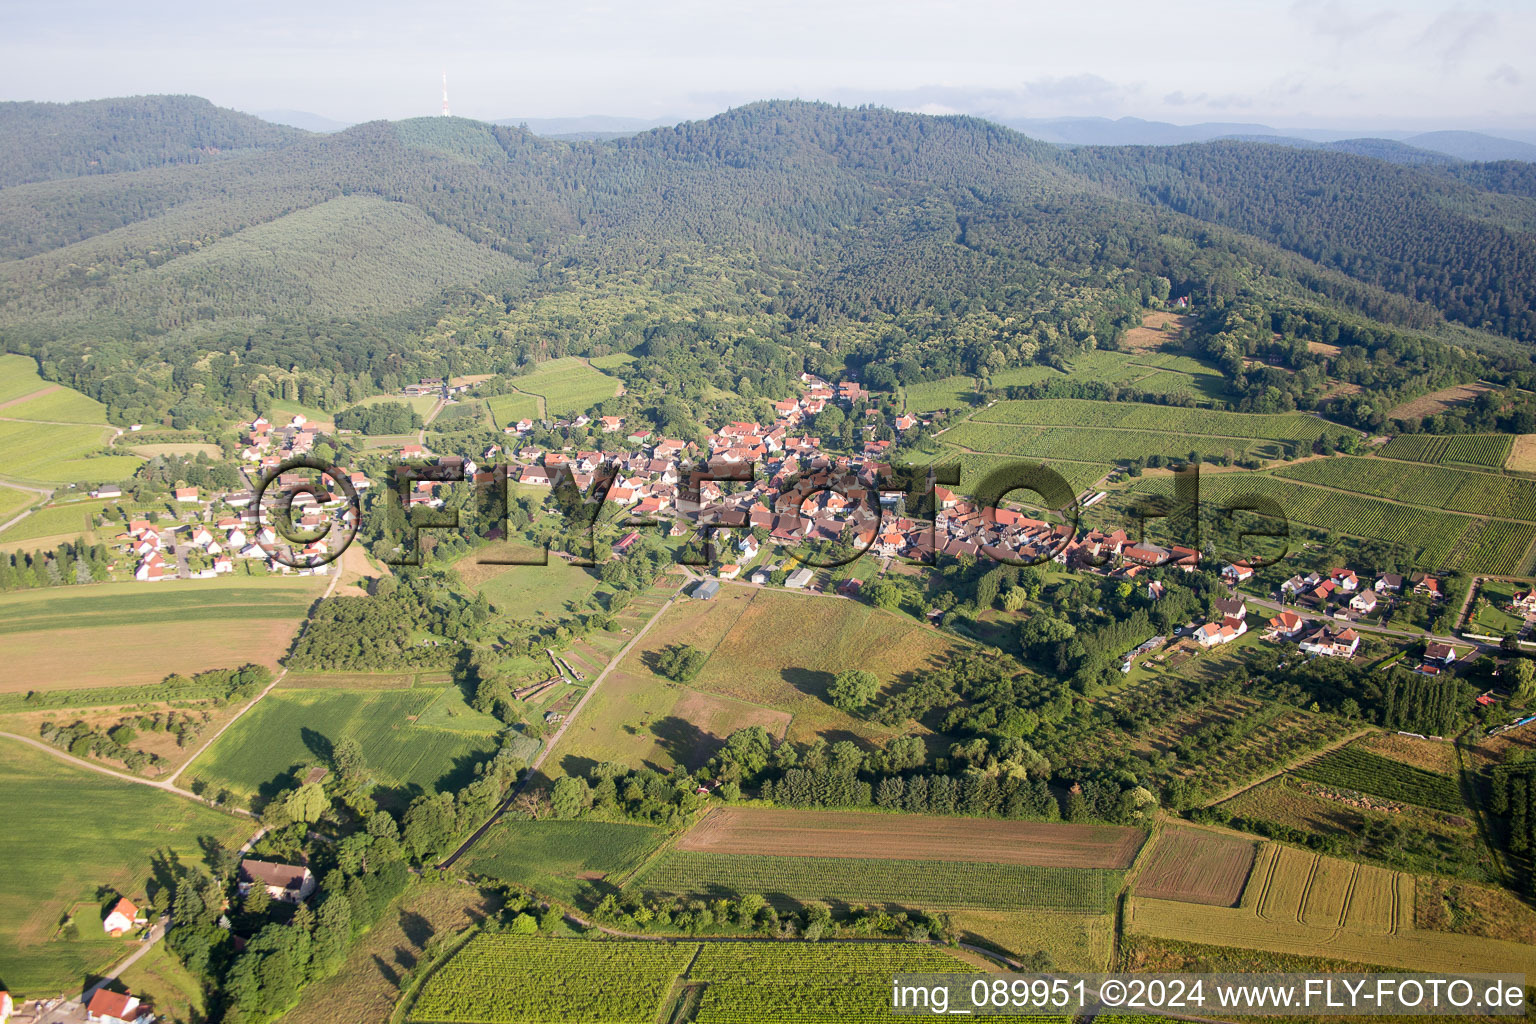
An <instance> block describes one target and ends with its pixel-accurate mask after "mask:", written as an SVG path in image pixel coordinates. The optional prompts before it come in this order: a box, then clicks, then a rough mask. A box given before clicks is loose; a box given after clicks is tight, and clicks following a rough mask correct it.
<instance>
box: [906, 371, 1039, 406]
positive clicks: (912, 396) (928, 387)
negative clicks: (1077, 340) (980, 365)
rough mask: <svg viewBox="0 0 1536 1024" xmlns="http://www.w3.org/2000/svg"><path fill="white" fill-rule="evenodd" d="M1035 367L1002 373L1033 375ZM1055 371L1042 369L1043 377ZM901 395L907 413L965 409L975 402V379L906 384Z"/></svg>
mask: <svg viewBox="0 0 1536 1024" xmlns="http://www.w3.org/2000/svg"><path fill="white" fill-rule="evenodd" d="M1035 369H1037V368H1035V367H1027V368H1025V369H1023V370H1014V371H1004V372H1005V373H1009V372H1011V373H1013V374H1016V375H1026V374H1030V373H1033V371H1034V370H1035ZM1055 375H1056V371H1055V370H1051V369H1049V368H1044V376H1042V377H1040V378H1038V379H1042V380H1043V379H1044V377H1048V376H1055ZM1033 382H1034V379H1025V377H1024V376H1020V377H1019V378H1018V379H1017V380H1015V381H1014V383H1017V384H1027V383H1033ZM902 393H903V394H904V395H905V396H906V399H907V406H906V408H907V412H913V413H928V412H934V411H936V410H938V409H965V408H968V407H970V405H971V404H972V403H973V402H974V401H975V400H976V398H977V394H976V378H975V377H972V376H969V375H962V376H958V377H944V378H941V379H939V380H930V381H924V382H922V383H919V384H908V385H906V386H905V387H903V388H902Z"/></svg>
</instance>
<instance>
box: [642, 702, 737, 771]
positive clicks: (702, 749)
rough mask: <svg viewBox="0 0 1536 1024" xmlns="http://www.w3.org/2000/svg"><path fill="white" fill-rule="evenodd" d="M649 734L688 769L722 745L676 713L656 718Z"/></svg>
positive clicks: (668, 753) (708, 757)
mask: <svg viewBox="0 0 1536 1024" xmlns="http://www.w3.org/2000/svg"><path fill="white" fill-rule="evenodd" d="M651 735H652V736H655V737H656V742H658V743H660V744H661V749H662V750H664V751H666V753H667V756H668V757H670V758H671V759H672V760H674V761H676V762H677V763H678V764H681V765H686V766H687V767H688V768H690V769H692V768H697V767H698V766H699V765H701V764H703V763H704V762H705V761H708V760H709V759H710V758H711V757H713V756H714V754H715V751H717V750H719V749H720V748H721V747H722V746H724V744H723V743H722V742H721V741H720V740H718V739H716V738H715V737H714V736H711V735H710V734H709V733H707V732H705V731H704V730H703V729H700V728H699V727H698V726H696V725H694V724H693V723H692V722H690V721H688V720H687V719H684V718H679V717H677V716H676V715H668V716H667V717H665V718H659V719H657V720H656V721H655V722H654V723H653V724H652V725H651Z"/></svg>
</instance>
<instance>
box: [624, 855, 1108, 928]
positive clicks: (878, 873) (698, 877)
mask: <svg viewBox="0 0 1536 1024" xmlns="http://www.w3.org/2000/svg"><path fill="white" fill-rule="evenodd" d="M1123 874H1124V872H1120V871H1106V870H1101V869H1097V868H1063V867H1035V866H1030V865H1004V864H976V863H969V864H967V866H965V867H964V868H963V869H962V868H958V867H957V866H956V864H955V862H953V861H946V860H888V859H874V858H852V857H771V856H760V855H750V854H725V853H692V852H688V851H685V850H668V851H666V852H665V853H663V854H662V855H661V856H659V857H656V858H655V859H653V860H651V861H649V862H647V863H646V865H645V867H644V868H642V869H641V870H640V871H639V872H638V873H637V874H636V875H635V877H634V878H633V879H632V880H631V881H630V883H629V886H628V888H631V889H635V890H638V891H640V892H648V893H670V894H675V895H679V896H705V897H708V896H713V895H716V894H732V895H742V894H745V893H758V894H760V895H762V896H764V897H765V898H767V900H768V901H769V902H770V903H773V904H774V905H775V906H779V907H793V906H796V905H798V904H803V903H807V902H812V901H821V902H825V903H833V904H871V903H872V904H882V905H886V906H894V907H911V908H918V909H926V910H944V909H948V908H952V907H955V908H972V909H979V910H1059V911H1072V912H1077V913H1084V914H1103V913H1107V912H1108V910H1109V907H1110V902H1111V901H1112V900H1113V899H1114V896H1115V894H1116V893H1117V892H1118V891H1119V889H1120V880H1121V878H1122V876H1123Z"/></svg>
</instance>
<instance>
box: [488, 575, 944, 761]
mask: <svg viewBox="0 0 1536 1024" xmlns="http://www.w3.org/2000/svg"><path fill="white" fill-rule="evenodd" d="M514 571H517V570H514ZM530 571H532V572H535V573H538V572H543V571H545V570H540V569H534V570H530ZM635 603H639V602H635ZM655 604H656V605H657V606H659V605H660V600H657V601H656V602H655ZM633 607H634V605H633V604H632V605H631V608H633ZM629 610H630V609H629V608H627V609H626V612H628V611H629ZM638 621H639V620H636V622H637V623H638ZM674 644H688V645H691V646H694V647H697V648H699V649H700V650H704V651H708V652H711V657H710V660H709V662H708V663H706V664H705V666H704V669H703V671H701V672H700V674H699V675H698V676H697V677H696V678H695V679H693V680H692V681H690V682H689V683H688V685H687V686H680V685H678V684H677V683H674V682H672V681H671V680H669V679H666V678H664V677H662V676H660V675H658V674H656V673H655V672H653V671H652V670H651V668H650V665H651V664H653V659H654V657H655V655H656V654H657V653H658V652H660V651H662V650H664V649H665V648H667V647H669V646H672V645H674ZM949 646H950V642H949V641H948V640H947V639H946V638H945V637H943V636H942V635H941V634H939V633H937V632H936V631H933V630H930V629H927V628H925V627H923V626H920V625H918V624H917V623H916V622H914V621H913V620H912V619H909V618H905V617H903V616H899V615H895V614H892V613H888V612H882V611H879V610H877V609H874V608H871V607H869V606H867V605H862V604H858V603H856V602H853V601H845V600H842V599H840V598H833V597H817V596H809V595H795V594H787V593H781V592H776V591H770V590H758V589H755V588H749V587H739V586H733V585H727V586H725V587H723V588H722V589H721V591H720V594H719V596H718V597H716V598H715V599H714V600H713V601H693V600H688V599H684V600H680V601H678V602H677V603H676V604H674V605H673V606H672V607H671V608H670V609H668V611H667V612H666V613H665V614H664V615H663V616H662V618H661V619H660V620H659V621H657V623H656V624H655V625H654V626H653V627H652V628H651V630H650V631H649V632H648V633H646V635H645V637H644V639H643V640H642V641H641V642H640V643H638V644H636V645H635V647H634V648H633V649H632V650H631V651H630V652H629V654H628V655H627V656H626V657H625V658H624V660H623V661H622V662H621V663H619V664H618V665H616V666H615V667H614V668H613V670H612V671H611V672H610V673H609V675H608V678H607V679H606V680H605V681H604V683H603V686H602V688H601V689H600V690H599V691H598V692H597V693H595V694H593V696H592V699H591V701H590V702H589V703H588V705H587V706H586V708H585V709H584V710H583V712H582V719H581V721H580V722H579V723H577V725H576V726H575V727H574V728H572V729H570V730H568V731H567V732H566V734H565V736H564V738H562V739H561V741H560V745H559V746H558V747H557V748H556V749H555V751H554V756H553V757H552V758H551V759H550V761H549V762H547V763H546V765H545V771H548V772H551V773H559V772H562V771H563V772H571V771H580V770H584V769H585V768H587V767H590V765H591V764H595V763H596V762H599V761H623V762H625V763H627V764H632V765H640V764H647V765H651V766H653V767H655V768H657V769H658V770H663V771H664V770H667V769H669V768H671V767H672V766H673V765H676V764H685V765H688V766H689V767H697V766H698V765H700V764H702V763H703V762H704V761H706V760H708V759H709V757H710V756H711V755H712V754H713V753H714V752H715V750H716V749H717V748H718V746H719V744H720V743H721V742H723V741H724V739H725V737H726V736H727V735H729V734H730V733H731V732H732V731H734V730H735V729H738V728H743V727H745V726H748V725H762V726H763V727H765V728H767V729H768V731H769V732H770V733H772V734H773V735H775V736H784V735H788V736H790V737H791V738H794V739H796V740H801V741H806V740H810V739H812V738H814V737H815V736H817V735H819V734H821V733H823V732H829V731H836V732H837V733H838V734H839V735H840V736H841V735H851V736H859V737H864V738H867V739H871V740H876V741H878V740H882V739H884V738H887V737H889V736H891V735H893V732H894V730H892V729H889V728H886V727H883V726H878V725H875V724H873V723H871V722H869V721H868V720H866V719H863V718H856V717H854V716H851V715H848V714H845V713H843V712H841V711H838V710H837V709H836V708H834V707H832V706H831V705H830V704H829V703H827V701H826V699H825V694H826V690H827V687H828V685H830V684H831V682H832V680H833V678H834V677H835V676H836V674H837V673H838V672H841V671H843V670H844V669H847V668H853V667H858V668H865V669H868V670H869V671H872V672H874V673H875V674H876V675H878V676H880V678H881V681H882V682H890V681H891V680H893V679H896V678H898V677H900V676H903V675H904V674H905V673H907V672H910V671H912V670H914V669H917V668H921V667H926V666H929V665H933V664H937V663H938V659H940V658H941V657H942V656H943V654H944V652H945V651H946V650H948V649H949Z"/></svg>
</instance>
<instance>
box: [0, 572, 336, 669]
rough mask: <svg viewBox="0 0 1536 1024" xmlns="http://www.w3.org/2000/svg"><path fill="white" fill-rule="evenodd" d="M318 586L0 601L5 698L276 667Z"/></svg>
mask: <svg viewBox="0 0 1536 1024" xmlns="http://www.w3.org/2000/svg"><path fill="white" fill-rule="evenodd" d="M321 589H322V584H321V583H320V582H319V580H318V578H316V577H310V578H306V579H283V578H280V577H273V578H265V577H263V578H254V577H237V578H235V579H228V580H224V579H215V580H185V581H183V580H165V581H162V582H160V583H154V584H144V583H101V584H95V585H92V586H85V587H55V588H49V589H44V590H27V591H18V592H13V593H9V594H4V595H0V637H4V640H3V641H0V642H3V643H4V645H5V651H6V668H7V671H6V673H5V676H4V678H3V679H0V692H6V691H21V692H24V691H26V690H58V689H74V688H77V687H92V686H106V685H109V684H112V685H137V684H145V683H154V682H159V681H160V680H161V679H164V678H165V677H166V676H167V675H169V674H170V673H172V672H180V673H183V674H185V675H191V674H192V673H194V672H200V671H202V670H204V669H210V668H233V667H236V666H239V665H243V664H245V663H247V662H256V663H258V664H263V665H269V666H270V665H276V664H277V659H278V658H280V657H282V655H283V654H284V653H285V652H286V651H287V649H288V643H289V641H290V640H291V639H292V638H293V634H294V631H295V630H296V629H297V628H298V625H299V622H300V621H301V620H302V619H303V617H304V615H305V614H306V613H307V612H308V610H309V605H310V603H311V602H312V601H314V599H315V598H316V597H317V596H318V595H319V593H320V590H321Z"/></svg>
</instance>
